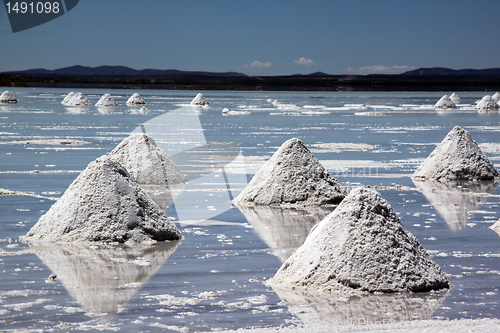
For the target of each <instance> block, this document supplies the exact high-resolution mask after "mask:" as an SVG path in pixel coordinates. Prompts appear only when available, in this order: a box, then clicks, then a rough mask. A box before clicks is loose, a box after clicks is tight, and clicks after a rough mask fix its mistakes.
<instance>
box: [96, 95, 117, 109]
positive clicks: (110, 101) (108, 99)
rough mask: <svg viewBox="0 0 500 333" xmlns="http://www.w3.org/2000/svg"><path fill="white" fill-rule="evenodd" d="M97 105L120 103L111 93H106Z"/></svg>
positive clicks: (115, 104) (108, 105)
mask: <svg viewBox="0 0 500 333" xmlns="http://www.w3.org/2000/svg"><path fill="white" fill-rule="evenodd" d="M95 106H106V107H110V106H118V103H116V102H115V100H114V99H113V97H111V95H110V94H104V95H102V97H101V98H100V99H99V101H97V103H96V104H95Z"/></svg>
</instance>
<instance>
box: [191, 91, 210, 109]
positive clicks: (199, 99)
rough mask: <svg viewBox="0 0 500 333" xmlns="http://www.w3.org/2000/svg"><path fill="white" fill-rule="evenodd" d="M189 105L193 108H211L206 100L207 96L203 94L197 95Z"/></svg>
mask: <svg viewBox="0 0 500 333" xmlns="http://www.w3.org/2000/svg"><path fill="white" fill-rule="evenodd" d="M189 104H190V105H191V106H203V107H209V106H210V103H209V102H208V101H207V99H206V98H205V96H203V95H202V94H198V95H196V97H195V98H193V100H192V101H191V103H189Z"/></svg>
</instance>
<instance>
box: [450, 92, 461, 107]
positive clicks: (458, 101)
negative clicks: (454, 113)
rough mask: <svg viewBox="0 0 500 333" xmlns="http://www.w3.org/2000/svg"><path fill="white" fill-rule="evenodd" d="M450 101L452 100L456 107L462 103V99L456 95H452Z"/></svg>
mask: <svg viewBox="0 0 500 333" xmlns="http://www.w3.org/2000/svg"><path fill="white" fill-rule="evenodd" d="M450 99H451V100H452V102H453V103H455V105H456V104H458V103H460V97H458V95H457V94H456V93H453V94H451V95H450Z"/></svg>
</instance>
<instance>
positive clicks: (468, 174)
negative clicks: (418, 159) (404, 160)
mask: <svg viewBox="0 0 500 333" xmlns="http://www.w3.org/2000/svg"><path fill="white" fill-rule="evenodd" d="M499 177H500V174H499V173H498V171H497V170H496V169H495V167H494V166H493V163H491V161H490V160H489V159H488V157H486V155H484V153H483V152H482V151H481V148H479V146H478V145H477V143H476V142H475V141H474V140H472V138H471V136H470V134H469V132H467V131H466V130H464V129H463V128H461V127H459V126H456V127H455V128H453V129H452V130H451V131H450V132H449V133H448V134H447V135H446V137H445V138H444V139H443V141H441V143H440V144H439V145H438V146H437V147H436V148H435V149H434V150H433V151H432V153H431V154H430V155H429V157H427V159H426V160H425V161H424V162H422V164H421V165H420V166H419V167H418V168H417V170H416V171H415V173H414V174H413V176H412V178H414V179H417V180H425V179H434V180H437V181H441V182H447V181H451V180H492V179H497V178H499Z"/></svg>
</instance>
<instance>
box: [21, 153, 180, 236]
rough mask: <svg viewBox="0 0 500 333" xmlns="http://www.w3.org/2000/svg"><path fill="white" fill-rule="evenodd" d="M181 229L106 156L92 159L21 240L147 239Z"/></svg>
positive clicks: (119, 166) (176, 232)
mask: <svg viewBox="0 0 500 333" xmlns="http://www.w3.org/2000/svg"><path fill="white" fill-rule="evenodd" d="M180 237H181V232H180V231H179V229H177V227H176V226H175V224H173V223H172V222H171V221H170V220H169V219H168V217H167V215H165V213H164V212H163V210H161V209H160V207H158V206H157V205H156V204H155V203H154V202H153V201H152V200H151V199H150V198H149V197H148V196H147V195H146V193H144V192H143V191H142V190H141V189H140V188H139V187H138V186H137V184H136V183H135V182H134V181H133V180H132V177H131V176H130V174H129V173H128V172H127V170H125V168H124V167H123V166H122V165H121V164H119V163H118V162H116V161H113V160H112V159H111V158H110V157H108V156H102V157H100V158H98V159H97V160H95V161H93V162H91V163H90V164H89V165H88V167H87V168H86V169H85V170H84V171H83V172H82V173H81V174H80V175H79V176H78V177H77V178H76V179H75V180H74V181H73V183H72V184H71V185H70V186H69V187H68V189H67V190H66V192H64V195H63V196H62V197H61V198H60V199H59V200H58V201H57V202H56V203H55V204H54V205H52V207H51V208H50V210H49V211H48V212H47V213H45V215H43V216H42V217H41V218H40V220H38V222H37V223H36V224H35V226H33V228H31V230H30V231H29V232H28V234H27V235H26V236H25V237H24V240H26V241H29V242H33V241H35V242H36V241H49V242H89V241H100V242H120V243H123V242H126V241H129V240H130V241H135V242H148V241H164V240H173V239H179V238H180Z"/></svg>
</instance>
